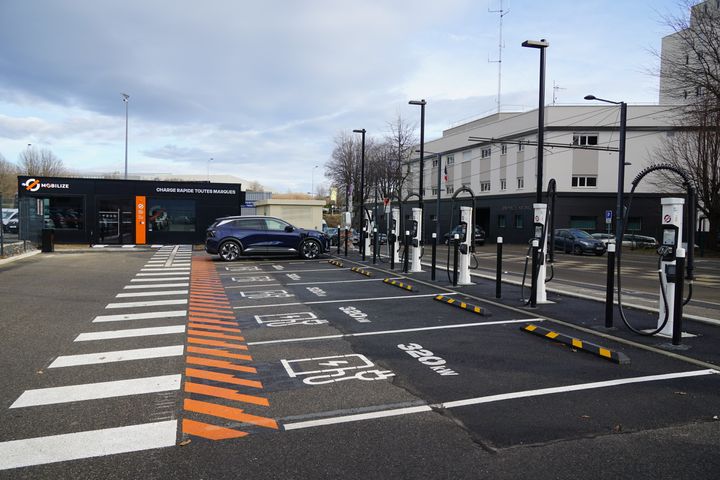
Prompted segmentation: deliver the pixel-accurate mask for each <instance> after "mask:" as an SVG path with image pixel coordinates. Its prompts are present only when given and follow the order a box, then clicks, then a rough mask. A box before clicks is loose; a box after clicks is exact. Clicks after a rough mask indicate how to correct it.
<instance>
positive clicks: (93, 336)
mask: <svg viewBox="0 0 720 480" xmlns="http://www.w3.org/2000/svg"><path fill="white" fill-rule="evenodd" d="M184 332H185V325H170V326H167V327H148V328H128V329H124V330H109V331H105V332H89V333H81V334H80V335H78V336H77V338H76V339H75V341H76V342H88V341H93V340H108V339H112V338H131V337H147V336H151V335H167V334H172V333H184ZM229 337H231V338H232V335H229Z"/></svg>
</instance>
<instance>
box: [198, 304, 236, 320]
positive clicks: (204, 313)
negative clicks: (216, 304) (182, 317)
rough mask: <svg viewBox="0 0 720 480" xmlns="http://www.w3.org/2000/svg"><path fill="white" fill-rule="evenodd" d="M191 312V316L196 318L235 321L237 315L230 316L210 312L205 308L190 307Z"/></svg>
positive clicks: (215, 311) (213, 311) (214, 311)
mask: <svg viewBox="0 0 720 480" xmlns="http://www.w3.org/2000/svg"><path fill="white" fill-rule="evenodd" d="M189 311H190V315H195V316H196V317H205V318H218V319H225V320H235V315H230V314H229V313H224V312H218V311H217V310H209V311H208V309H205V308H192V307H190V309H189Z"/></svg>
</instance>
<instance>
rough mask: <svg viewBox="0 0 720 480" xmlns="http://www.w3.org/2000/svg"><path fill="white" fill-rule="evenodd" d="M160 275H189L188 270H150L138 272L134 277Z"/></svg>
mask: <svg viewBox="0 0 720 480" xmlns="http://www.w3.org/2000/svg"><path fill="white" fill-rule="evenodd" d="M162 275H190V272H187V273H185V272H152V273H147V272H146V273H138V274H137V275H135V276H136V277H159V276H162Z"/></svg>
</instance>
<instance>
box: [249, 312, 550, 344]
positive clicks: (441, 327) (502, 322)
mask: <svg viewBox="0 0 720 480" xmlns="http://www.w3.org/2000/svg"><path fill="white" fill-rule="evenodd" d="M542 321H543V319H542V318H522V319H519V320H496V321H494V322H475V323H459V324H457V325H437V326H434V327H417V328H402V329H399V330H379V331H374V332H362V333H345V334H339V335H324V336H322V337H300V338H285V339H282V340H263V341H259V342H248V343H247V345H269V344H273V343H292V342H309V341H313V340H332V339H335V338H346V337H367V336H371V335H392V334H396V333H407V332H424V331H429V330H446V329H450V328H468V327H486V326H490V325H505V324H508V323H527V322H535V323H537V322H542Z"/></svg>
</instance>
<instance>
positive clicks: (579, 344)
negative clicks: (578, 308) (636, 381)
mask: <svg viewBox="0 0 720 480" xmlns="http://www.w3.org/2000/svg"><path fill="white" fill-rule="evenodd" d="M520 330H522V331H524V332H528V333H532V334H533V335H537V336H538V337H543V338H547V339H548V340H553V341H556V342H560V343H563V344H565V345H567V346H569V347H572V348H574V349H577V350H582V351H583V352H588V353H592V354H593V355H597V356H599V357H602V358H604V359H606V360H610V361H611V362H613V363H617V364H619V365H628V364H630V358H629V357H628V356H627V355H625V354H624V353H622V352H615V351H612V350H610V349H608V348H605V347H601V346H599V345H595V344H594V343H590V342H585V341H583V340H580V339H577V338H573V337H568V336H567V335H563V334H562V333H558V332H555V331H553V330H548V329H547V328H543V327H538V326H537V325H534V324H532V323H529V324H527V325H525V326H524V327H521V328H520Z"/></svg>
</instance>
